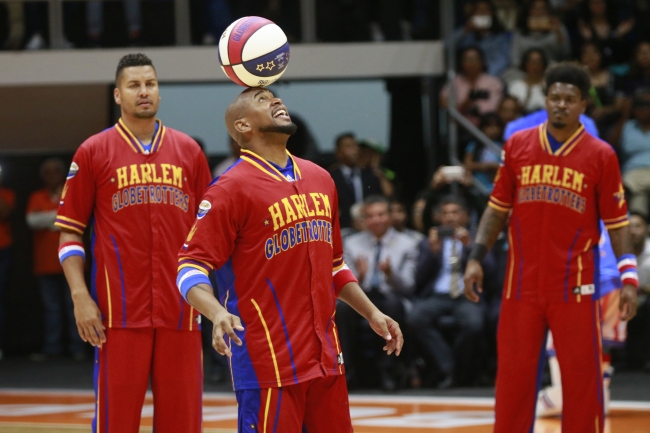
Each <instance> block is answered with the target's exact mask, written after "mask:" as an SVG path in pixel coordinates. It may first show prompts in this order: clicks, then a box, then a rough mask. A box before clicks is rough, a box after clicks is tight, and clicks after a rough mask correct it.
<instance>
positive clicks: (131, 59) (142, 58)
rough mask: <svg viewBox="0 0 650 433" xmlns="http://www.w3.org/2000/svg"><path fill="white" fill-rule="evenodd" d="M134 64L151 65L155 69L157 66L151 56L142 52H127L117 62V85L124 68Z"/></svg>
mask: <svg viewBox="0 0 650 433" xmlns="http://www.w3.org/2000/svg"><path fill="white" fill-rule="evenodd" d="M134 66H151V67H152V68H153V70H154V71H155V70H156V68H155V67H154V66H153V62H152V61H151V59H150V58H149V57H147V56H146V55H144V54H142V53H132V54H127V55H126V56H124V57H122V58H121V59H120V61H119V63H118V64H117V70H116V71H115V85H117V83H118V82H119V81H120V76H121V75H122V71H123V70H124V68H131V67H134Z"/></svg>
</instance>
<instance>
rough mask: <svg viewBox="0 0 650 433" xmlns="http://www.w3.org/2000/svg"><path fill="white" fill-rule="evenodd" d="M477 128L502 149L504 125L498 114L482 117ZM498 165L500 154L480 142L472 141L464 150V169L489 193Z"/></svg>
mask: <svg viewBox="0 0 650 433" xmlns="http://www.w3.org/2000/svg"><path fill="white" fill-rule="evenodd" d="M479 128H480V129H481V131H482V132H483V133H484V134H485V135H487V137H488V138H489V139H490V140H492V142H493V143H494V144H495V145H496V146H498V147H499V149H502V148H503V128H504V125H503V123H502V122H501V118H500V117H499V115H498V114H496V113H488V114H486V115H484V116H482V117H481V123H480V124H479ZM500 163H501V152H498V153H495V152H494V150H492V149H491V148H488V147H486V146H484V145H483V143H481V142H480V141H472V142H471V143H469V144H468V145H467V147H466V148H465V160H464V165H465V169H466V170H468V171H469V172H471V173H472V176H474V178H475V179H476V180H478V181H479V182H480V183H481V185H483V186H484V187H485V189H486V190H488V191H490V192H491V191H492V188H493V187H494V176H495V175H496V173H497V169H498V168H499V164H500Z"/></svg>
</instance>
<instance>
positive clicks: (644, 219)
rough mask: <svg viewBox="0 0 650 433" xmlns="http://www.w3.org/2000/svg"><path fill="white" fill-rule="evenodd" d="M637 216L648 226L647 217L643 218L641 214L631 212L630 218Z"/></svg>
mask: <svg viewBox="0 0 650 433" xmlns="http://www.w3.org/2000/svg"><path fill="white" fill-rule="evenodd" d="M635 215H636V216H638V217H639V218H641V219H642V220H643V223H644V224H645V225H646V226H647V225H648V219H647V218H646V217H645V216H643V215H642V214H640V213H639V212H636V211H630V217H633V216H635Z"/></svg>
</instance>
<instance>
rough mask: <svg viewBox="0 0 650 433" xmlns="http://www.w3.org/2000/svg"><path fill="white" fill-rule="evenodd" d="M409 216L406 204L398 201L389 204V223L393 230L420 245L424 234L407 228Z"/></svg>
mask: <svg viewBox="0 0 650 433" xmlns="http://www.w3.org/2000/svg"><path fill="white" fill-rule="evenodd" d="M408 220H409V214H408V211H407V207H406V203H404V201H403V200H400V199H394V200H392V201H391V202H390V223H391V225H392V226H393V228H394V229H395V230H397V231H398V232H400V233H404V234H406V235H409V236H410V237H412V238H413V240H414V241H416V242H418V243H420V241H422V239H424V234H422V233H421V232H419V231H417V230H413V229H411V228H409V227H407V223H408Z"/></svg>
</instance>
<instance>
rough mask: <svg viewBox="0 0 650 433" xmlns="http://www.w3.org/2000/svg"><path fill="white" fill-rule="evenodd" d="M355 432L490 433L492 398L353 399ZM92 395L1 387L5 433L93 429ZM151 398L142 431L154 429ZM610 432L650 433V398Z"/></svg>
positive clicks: (221, 412)
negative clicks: (91, 423) (152, 426)
mask: <svg viewBox="0 0 650 433" xmlns="http://www.w3.org/2000/svg"><path fill="white" fill-rule="evenodd" d="M350 407H351V414H352V419H353V424H354V431H355V432H356V433H375V432H377V433H395V432H408V433H430V432H436V433H443V432H448V433H452V432H453V433H488V432H491V431H492V423H493V421H494V418H493V413H492V407H493V401H492V400H491V399H479V398H441V397H404V396H362V395H353V396H351V397H350ZM93 408H94V405H93V394H92V393H91V392H87V391H79V392H70V391H21V390H15V391H14V390H4V391H0V433H32V432H33V433H77V432H90V421H91V420H92V418H93ZM152 415H153V406H152V400H151V396H148V397H147V399H146V402H145V406H144V408H143V411H142V430H141V431H142V432H151V421H152ZM203 417H204V426H205V432H206V433H236V431H237V430H236V426H237V424H236V419H237V406H236V402H235V400H234V397H233V395H232V394H205V397H204V409H203ZM534 433H560V422H559V420H557V419H551V420H539V421H538V422H537V423H536V425H535V429H534ZM605 433H650V402H613V403H612V406H611V413H610V416H609V418H608V420H607V425H606V429H605Z"/></svg>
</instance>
